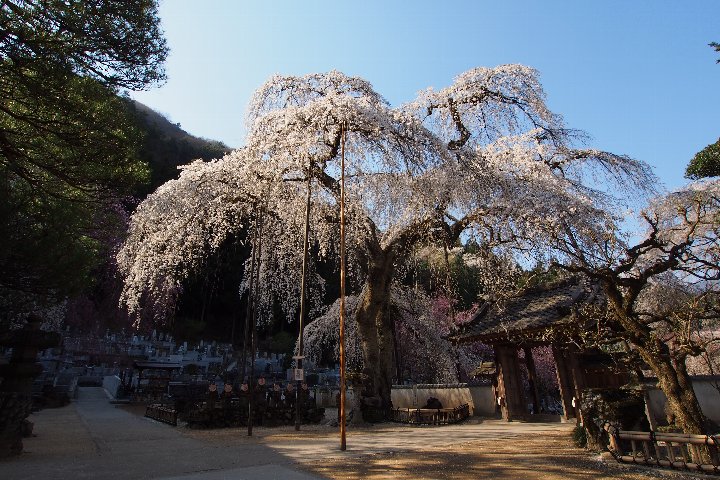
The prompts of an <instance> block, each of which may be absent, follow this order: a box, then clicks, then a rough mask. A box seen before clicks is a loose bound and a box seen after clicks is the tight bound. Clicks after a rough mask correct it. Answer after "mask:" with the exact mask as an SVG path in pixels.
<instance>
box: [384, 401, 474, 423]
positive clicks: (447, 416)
mask: <svg viewBox="0 0 720 480" xmlns="http://www.w3.org/2000/svg"><path fill="white" fill-rule="evenodd" d="M469 416H470V406H469V405H468V404H467V403H465V404H463V405H460V406H459V407H455V408H394V409H392V410H391V411H390V420H392V421H393V422H399V423H409V424H411V425H449V424H451V423H458V422H461V421H463V420H465V419H466V418H468V417H469Z"/></svg>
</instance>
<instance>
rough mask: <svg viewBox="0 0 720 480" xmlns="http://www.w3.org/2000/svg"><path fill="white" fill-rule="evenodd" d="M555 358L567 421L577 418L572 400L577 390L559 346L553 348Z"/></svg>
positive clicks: (561, 399)
mask: <svg viewBox="0 0 720 480" xmlns="http://www.w3.org/2000/svg"><path fill="white" fill-rule="evenodd" d="M552 351H553V357H554V358H555V370H556V371H557V377H558V386H559V387H560V401H561V402H562V406H563V412H565V415H564V416H565V420H570V419H571V418H575V416H576V415H575V407H573V405H572V399H573V397H574V396H575V388H574V384H573V379H572V373H571V372H570V368H569V366H568V362H567V360H566V357H565V353H564V352H563V350H562V349H560V348H559V347H558V346H557V345H553V346H552Z"/></svg>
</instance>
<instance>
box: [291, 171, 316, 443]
mask: <svg viewBox="0 0 720 480" xmlns="http://www.w3.org/2000/svg"><path fill="white" fill-rule="evenodd" d="M311 199H312V177H311V176H310V168H309V167H308V172H307V201H306V202H305V236H304V239H303V262H302V278H301V279H300V334H299V337H298V359H297V369H298V370H299V371H302V368H303V325H304V322H305V316H306V315H307V305H306V304H305V303H306V302H305V297H306V296H307V293H306V290H305V286H306V284H307V264H308V249H309V248H308V245H309V241H308V238H309V235H310V200H311ZM301 389H302V380H301V379H298V381H297V388H296V389H295V430H300V390H301Z"/></svg>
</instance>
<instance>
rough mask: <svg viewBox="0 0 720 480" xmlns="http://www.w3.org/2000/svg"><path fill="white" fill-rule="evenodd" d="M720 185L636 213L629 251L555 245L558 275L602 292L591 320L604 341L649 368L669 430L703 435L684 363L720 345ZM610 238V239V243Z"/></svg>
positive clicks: (675, 195)
mask: <svg viewBox="0 0 720 480" xmlns="http://www.w3.org/2000/svg"><path fill="white" fill-rule="evenodd" d="M719 219H720V182H718V181H717V180H715V181H703V182H698V183H694V184H691V185H689V186H687V187H685V188H683V189H681V190H678V191H676V192H672V193H670V194H667V195H665V196H662V197H659V198H657V199H656V200H654V201H653V202H651V203H650V205H649V206H648V207H647V208H646V209H645V210H644V211H643V212H642V214H641V220H642V221H643V222H644V224H645V225H646V226H647V233H646V235H645V237H644V238H643V239H642V240H641V241H639V242H638V243H636V244H635V245H632V246H630V245H624V244H622V243H618V242H607V241H605V242H597V241H590V242H587V241H586V240H581V239H579V238H574V237H565V238H563V239H557V243H556V246H557V248H558V250H559V251H560V252H562V253H563V254H565V255H567V258H566V264H565V268H566V269H569V270H572V271H578V272H583V273H585V274H586V275H588V276H590V277H591V278H594V279H596V280H597V281H599V282H600V284H601V285H602V286H603V288H604V291H605V295H606V297H607V309H606V310H602V311H599V312H595V313H596V314H597V322H598V325H597V333H598V334H600V339H601V340H602V341H605V342H619V341H620V342H627V343H628V344H629V345H630V346H631V348H632V351H631V352H629V355H635V356H637V357H638V358H639V359H641V360H642V362H645V364H647V365H649V366H650V368H651V369H652V371H653V372H654V373H655V374H656V375H657V377H658V383H659V386H660V388H661V389H662V390H663V392H664V393H665V395H666V396H667V398H668V405H669V406H670V408H671V410H672V412H673V413H674V414H675V417H676V422H677V425H678V426H680V427H681V428H682V429H683V430H684V431H686V432H688V433H706V431H707V425H706V422H705V418H704V416H703V413H702V411H701V410H700V406H699V404H698V401H697V398H696V397H695V394H694V391H693V388H692V383H691V381H690V377H689V373H688V368H687V360H688V359H689V358H693V357H698V356H700V355H703V354H706V353H708V352H712V351H715V350H716V349H717V345H718V344H720V337H718V333H717V332H718V325H720V311H718V300H720V299H719V298H718V293H720V288H719V287H720V256H719V253H720V241H719V239H718V232H720V222H719ZM614 236H615V235H611V237H614Z"/></svg>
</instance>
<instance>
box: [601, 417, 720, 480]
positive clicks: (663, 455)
mask: <svg viewBox="0 0 720 480" xmlns="http://www.w3.org/2000/svg"><path fill="white" fill-rule="evenodd" d="M603 428H604V429H605V431H606V432H608V435H609V436H610V446H609V450H610V453H612V455H613V456H614V457H615V459H616V460H618V461H620V462H624V463H639V464H644V465H655V466H660V467H667V468H682V469H687V470H695V471H700V472H705V473H714V474H720V455H719V453H718V447H719V446H720V438H718V437H715V436H708V435H691V434H686V433H662V432H638V431H632V430H620V429H618V428H616V427H613V426H612V425H610V424H609V423H607V422H606V423H605V424H604V425H603ZM628 447H629V448H628Z"/></svg>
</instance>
